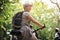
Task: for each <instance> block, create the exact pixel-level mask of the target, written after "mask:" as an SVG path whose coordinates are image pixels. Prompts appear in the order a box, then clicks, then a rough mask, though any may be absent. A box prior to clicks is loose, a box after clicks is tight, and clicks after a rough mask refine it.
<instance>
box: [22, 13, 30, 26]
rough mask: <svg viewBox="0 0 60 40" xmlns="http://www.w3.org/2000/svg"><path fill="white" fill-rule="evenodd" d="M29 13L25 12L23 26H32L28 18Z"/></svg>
mask: <svg viewBox="0 0 60 40" xmlns="http://www.w3.org/2000/svg"><path fill="white" fill-rule="evenodd" d="M29 15H30V14H29V12H23V15H22V26H25V25H26V26H30V20H29V19H28V18H27V17H28V16H29Z"/></svg>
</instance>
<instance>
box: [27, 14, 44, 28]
mask: <svg viewBox="0 0 60 40" xmlns="http://www.w3.org/2000/svg"><path fill="white" fill-rule="evenodd" d="M27 18H28V19H30V21H32V22H33V23H35V24H37V25H38V26H39V27H41V28H43V25H42V24H40V23H39V22H38V21H36V20H35V19H34V18H33V17H32V16H31V15H29V16H28V17H27Z"/></svg>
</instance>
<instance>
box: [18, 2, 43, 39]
mask: <svg viewBox="0 0 60 40" xmlns="http://www.w3.org/2000/svg"><path fill="white" fill-rule="evenodd" d="M23 7H24V11H23V15H22V22H21V26H22V27H21V29H20V32H21V33H22V36H23V38H22V40H37V38H36V37H35V35H33V33H32V30H31V29H30V22H31V21H32V22H33V23H35V24H37V25H38V26H39V27H40V28H42V29H43V27H44V26H43V25H41V24H40V23H39V22H37V21H36V20H35V19H34V18H33V17H32V16H31V15H30V14H29V12H30V11H31V7H32V5H31V4H29V3H25V4H24V5H23ZM20 37H21V36H20ZM18 38H19V37H18ZM20 40H21V39H20Z"/></svg>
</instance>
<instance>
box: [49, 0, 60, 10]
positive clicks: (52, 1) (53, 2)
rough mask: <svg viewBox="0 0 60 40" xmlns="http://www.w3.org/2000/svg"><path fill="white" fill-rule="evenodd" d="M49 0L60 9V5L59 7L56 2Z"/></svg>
mask: <svg viewBox="0 0 60 40" xmlns="http://www.w3.org/2000/svg"><path fill="white" fill-rule="evenodd" d="M50 1H51V3H53V4H55V5H56V6H57V7H58V9H59V11H60V7H59V4H58V2H56V3H55V2H53V1H52V0H50Z"/></svg>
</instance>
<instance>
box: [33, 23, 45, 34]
mask: <svg viewBox="0 0 60 40" xmlns="http://www.w3.org/2000/svg"><path fill="white" fill-rule="evenodd" d="M45 27H46V26H45V24H44V27H43V28H45ZM40 29H42V28H38V29H36V30H34V31H33V32H32V33H34V32H37V31H38V30H40Z"/></svg>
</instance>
